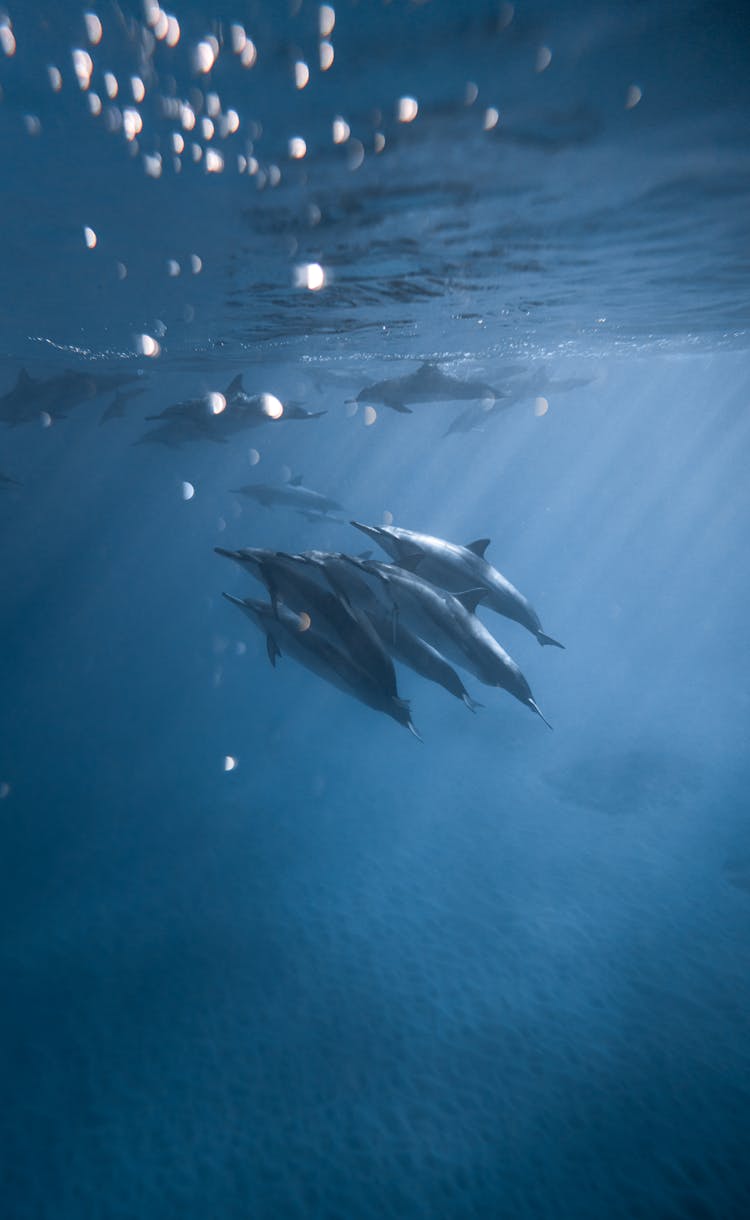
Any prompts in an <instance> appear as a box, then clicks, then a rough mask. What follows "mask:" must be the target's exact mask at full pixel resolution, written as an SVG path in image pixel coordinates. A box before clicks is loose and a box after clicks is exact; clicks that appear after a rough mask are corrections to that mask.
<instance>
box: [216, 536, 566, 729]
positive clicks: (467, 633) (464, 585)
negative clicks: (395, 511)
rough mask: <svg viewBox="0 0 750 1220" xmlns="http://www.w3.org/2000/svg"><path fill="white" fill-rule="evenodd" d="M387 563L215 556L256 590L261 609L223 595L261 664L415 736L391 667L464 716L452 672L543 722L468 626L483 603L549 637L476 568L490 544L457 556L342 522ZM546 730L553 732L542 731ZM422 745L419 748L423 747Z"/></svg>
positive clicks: (500, 654) (508, 666)
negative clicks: (290, 669) (302, 678)
mask: <svg viewBox="0 0 750 1220" xmlns="http://www.w3.org/2000/svg"><path fill="white" fill-rule="evenodd" d="M351 524H352V525H353V526H355V527H356V528H357V529H358V530H361V531H362V532H363V533H364V534H366V535H367V536H368V537H369V538H371V539H372V540H373V541H375V542H377V543H378V544H379V545H380V546H381V547H382V549H383V550H384V551H385V552H386V554H387V555H388V556H389V557H390V559H391V562H390V563H383V562H380V561H377V560H373V559H371V558H370V556H371V552H369V551H368V552H365V553H363V554H362V555H359V556H355V555H347V554H343V553H341V552H329V551H305V552H302V553H301V554H296V555H293V554H287V553H285V552H281V551H273V550H267V549H263V548H256V547H243V548H241V549H239V550H236V551H231V550H225V549H224V548H223V547H216V548H215V549H216V552H217V554H219V555H224V556H226V558H228V559H233V560H234V561H235V562H236V563H238V564H239V565H240V567H242V568H243V569H244V570H245V571H247V572H249V573H250V575H251V576H253V577H255V579H256V580H258V581H260V583H261V584H262V585H264V586H265V589H266V592H267V594H268V598H269V600H267V601H259V600H257V599H256V598H252V597H244V598H240V597H234V596H232V595H231V594H229V593H225V594H224V597H226V598H227V599H228V600H229V601H230V602H233V603H234V604H235V605H236V606H238V607H239V608H240V609H241V610H242V611H243V612H244V614H245V615H247V617H248V618H249V619H250V620H251V622H253V623H254V624H255V626H256V627H258V628H259V629H260V630H261V631H262V632H263V634H264V635H265V637H266V648H267V651H268V656H269V660H270V661H271V664H272V665H274V666H275V664H276V659H277V657H279V656H285V655H286V656H290V657H293V658H294V659H295V660H297V661H298V662H299V663H300V664H302V665H304V666H305V668H307V669H309V670H311V671H312V672H314V673H316V674H318V676H319V677H321V678H323V679H325V680H326V681H328V682H330V683H331V684H332V685H334V686H336V687H338V688H339V689H341V690H343V691H344V692H346V693H347V694H349V695H351V696H352V697H354V698H355V699H359V700H360V702H362V703H364V704H366V705H367V706H369V707H371V708H374V709H376V710H377V711H380V712H384V713H385V714H386V715H388V716H391V717H392V718H393V719H394V720H396V721H397V722H398V723H399V724H401V725H404V726H405V727H406V728H408V729H409V730H410V731H411V732H412V733H413V734H414V735H415V736H416V737H419V734H418V733H417V731H416V729H415V728H414V725H413V724H412V720H411V712H410V708H409V704H408V702H407V701H406V700H404V699H402V698H401V697H400V696H399V693H398V689H397V685H396V672H395V669H394V665H393V662H394V660H396V661H399V662H401V663H402V664H404V665H406V666H408V667H409V668H410V669H413V670H414V671H415V672H416V673H418V674H421V675H422V677H424V678H427V679H428V680H430V681H432V682H437V683H438V685H440V686H443V687H444V688H445V689H446V690H447V691H449V692H450V693H451V694H452V695H455V697H456V698H458V699H461V700H462V701H463V702H464V703H465V704H466V706H467V707H468V708H470V710H472V711H474V710H475V709H476V708H477V707H479V706H481V705H480V704H478V703H477V702H476V700H474V699H473V698H472V697H471V695H470V694H469V693H468V691H467V690H466V688H465V686H464V684H463V681H462V680H461V678H460V677H459V675H458V674H457V673H456V671H455V669H454V668H453V665H457V666H458V667H459V668H461V669H464V670H467V671H468V672H469V673H471V674H473V675H474V677H475V678H477V679H478V680H479V681H480V682H482V683H484V684H485V685H486V686H496V687H500V688H502V689H503V690H506V691H508V693H509V694H511V695H513V696H514V697H515V698H516V699H518V700H519V701H520V702H521V703H523V704H524V705H525V706H526V707H528V708H530V709H531V710H532V711H533V712H535V713H536V715H537V716H540V717H541V719H542V720H544V723H545V724H548V722H547V721H546V720H545V718H544V716H543V715H542V713H541V711H540V710H539V707H538V706H537V703H536V701H535V699H534V697H533V695H532V692H531V689H530V687H529V684H528V682H527V681H526V679H525V677H524V676H523V674H522V673H521V670H520V669H519V667H518V665H517V664H516V662H515V661H514V660H513V659H512V658H511V657H510V656H509V655H508V653H507V652H506V651H505V650H504V649H503V648H502V647H501V646H500V644H498V642H497V640H496V639H495V638H494V636H493V635H491V634H490V632H489V631H488V630H487V628H486V627H485V626H484V624H483V623H482V622H481V621H480V619H479V618H478V617H477V615H476V613H475V611H476V608H477V606H478V605H479V604H480V603H481V604H482V605H484V606H486V607H487V608H488V609H491V610H494V611H495V612H496V613H497V614H501V615H503V616H504V617H505V618H509V619H513V620H514V621H515V622H517V623H520V624H521V626H523V627H525V628H526V629H527V630H528V631H530V632H531V634H532V635H534V636H535V637H536V639H537V640H538V642H539V643H540V644H542V645H544V644H551V645H554V646H555V647H557V648H562V647H564V645H562V644H560V643H558V641H557V640H554V639H552V637H551V636H549V635H546V634H545V633H544V631H543V630H542V626H541V623H540V621H539V616H538V615H537V613H536V611H535V610H534V608H533V607H532V605H531V604H530V602H529V601H528V600H527V599H526V598H525V597H524V596H523V594H522V593H520V592H519V591H518V589H516V588H515V587H514V586H513V585H512V584H511V583H510V581H508V580H506V578H505V577H504V576H503V575H502V574H501V573H500V572H498V570H497V569H496V568H494V567H493V566H492V565H491V564H490V563H488V562H487V560H486V559H485V552H486V550H487V547H488V546H489V539H487V538H480V539H478V540H477V541H475V542H470V543H469V544H468V545H467V546H458V545H456V544H454V543H451V542H446V541H445V540H443V539H442V538H436V537H433V536H432V535H429V534H421V533H415V532H413V531H412V530H407V529H399V528H397V527H396V526H374V525H363V524H361V523H360V522H357V521H352V523H351ZM548 727H551V726H550V725H548ZM420 740H421V739H420Z"/></svg>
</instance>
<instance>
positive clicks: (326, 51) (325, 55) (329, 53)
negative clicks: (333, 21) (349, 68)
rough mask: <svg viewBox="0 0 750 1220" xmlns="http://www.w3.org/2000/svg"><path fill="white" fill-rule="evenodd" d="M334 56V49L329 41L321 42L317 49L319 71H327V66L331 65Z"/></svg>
mask: <svg viewBox="0 0 750 1220" xmlns="http://www.w3.org/2000/svg"><path fill="white" fill-rule="evenodd" d="M334 58H335V56H334V50H333V46H332V45H331V43H330V42H321V44H320V50H319V59H320V70H321V72H327V71H328V69H329V68H331V67H333V61H334Z"/></svg>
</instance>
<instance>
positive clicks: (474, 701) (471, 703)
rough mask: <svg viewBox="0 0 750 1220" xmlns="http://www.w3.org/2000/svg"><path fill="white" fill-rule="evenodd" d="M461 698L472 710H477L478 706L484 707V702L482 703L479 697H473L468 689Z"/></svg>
mask: <svg viewBox="0 0 750 1220" xmlns="http://www.w3.org/2000/svg"><path fill="white" fill-rule="evenodd" d="M461 699H462V700H463V702H464V703H465V704H466V706H467V707H468V709H469V711H470V712H476V710H477V708H478V707H484V704H483V703H480V702H479V700H478V699H472V697H471V695H470V694H469V692H468V691H466V690H465V691H464V693H463V694H462V696H461Z"/></svg>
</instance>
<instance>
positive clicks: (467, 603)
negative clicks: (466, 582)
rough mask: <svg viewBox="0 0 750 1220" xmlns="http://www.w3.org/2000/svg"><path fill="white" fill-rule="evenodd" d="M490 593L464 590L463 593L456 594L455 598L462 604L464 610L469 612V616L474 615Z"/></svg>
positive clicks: (483, 590) (482, 590)
mask: <svg viewBox="0 0 750 1220" xmlns="http://www.w3.org/2000/svg"><path fill="white" fill-rule="evenodd" d="M488 593H489V589H464V590H463V591H462V592H461V593H454V594H453V596H454V597H455V599H456V601H458V602H460V603H461V605H462V606H463V608H464V610H468V611H469V614H474V613H475V612H476V608H477V606H478V605H479V603H480V602H481V601H482V599H483V598H485V597H486V596H487V594H488Z"/></svg>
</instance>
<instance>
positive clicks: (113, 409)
mask: <svg viewBox="0 0 750 1220" xmlns="http://www.w3.org/2000/svg"><path fill="white" fill-rule="evenodd" d="M145 392H146V391H145V388H144V389H143V390H127V391H126V392H124V393H123V391H122V390H116V391H115V396H114V398H113V399H112V401H111V403H110V404H109V406H108V407H105V408H104V411H103V412H102V417H101V419H100V420H99V423H100V424H106V423H107V421H108V420H110V419H122V417H123V415H124V414H125V403H126V402H129V401H130V399H131V398H137V397H138V395H139V394H145Z"/></svg>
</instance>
